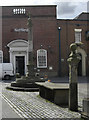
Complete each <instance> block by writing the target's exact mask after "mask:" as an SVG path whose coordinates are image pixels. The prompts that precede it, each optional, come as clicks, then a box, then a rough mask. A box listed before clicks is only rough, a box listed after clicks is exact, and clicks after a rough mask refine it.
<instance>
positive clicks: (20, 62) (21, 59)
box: [16, 56, 25, 76]
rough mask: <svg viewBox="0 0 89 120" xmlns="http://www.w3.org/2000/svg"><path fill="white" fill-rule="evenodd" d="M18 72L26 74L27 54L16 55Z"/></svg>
mask: <svg viewBox="0 0 89 120" xmlns="http://www.w3.org/2000/svg"><path fill="white" fill-rule="evenodd" d="M16 73H19V74H20V75H21V76H22V75H24V74H25V56H16Z"/></svg>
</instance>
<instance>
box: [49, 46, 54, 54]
mask: <svg viewBox="0 0 89 120" xmlns="http://www.w3.org/2000/svg"><path fill="white" fill-rule="evenodd" d="M48 49H49V52H50V53H52V52H53V51H52V47H51V46H50V45H48Z"/></svg>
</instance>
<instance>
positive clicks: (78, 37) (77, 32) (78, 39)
mask: <svg viewBox="0 0 89 120" xmlns="http://www.w3.org/2000/svg"><path fill="white" fill-rule="evenodd" d="M81 31H82V30H81V29H75V42H76V43H79V42H81Z"/></svg>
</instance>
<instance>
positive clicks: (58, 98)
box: [36, 82, 69, 106]
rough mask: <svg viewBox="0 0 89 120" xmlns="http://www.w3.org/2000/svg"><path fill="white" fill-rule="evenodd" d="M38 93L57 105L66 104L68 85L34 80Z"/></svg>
mask: <svg viewBox="0 0 89 120" xmlns="http://www.w3.org/2000/svg"><path fill="white" fill-rule="evenodd" d="M36 85H38V87H39V95H40V96H41V97H43V98H45V99H47V100H49V101H51V102H53V103H55V104H57V105H63V106H64V105H68V100H69V97H68V96H69V85H68V84H58V83H51V82H44V83H42V82H36Z"/></svg>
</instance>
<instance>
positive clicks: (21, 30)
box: [14, 28, 28, 32]
mask: <svg viewBox="0 0 89 120" xmlns="http://www.w3.org/2000/svg"><path fill="white" fill-rule="evenodd" d="M14 32H28V28H15V29H14Z"/></svg>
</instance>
